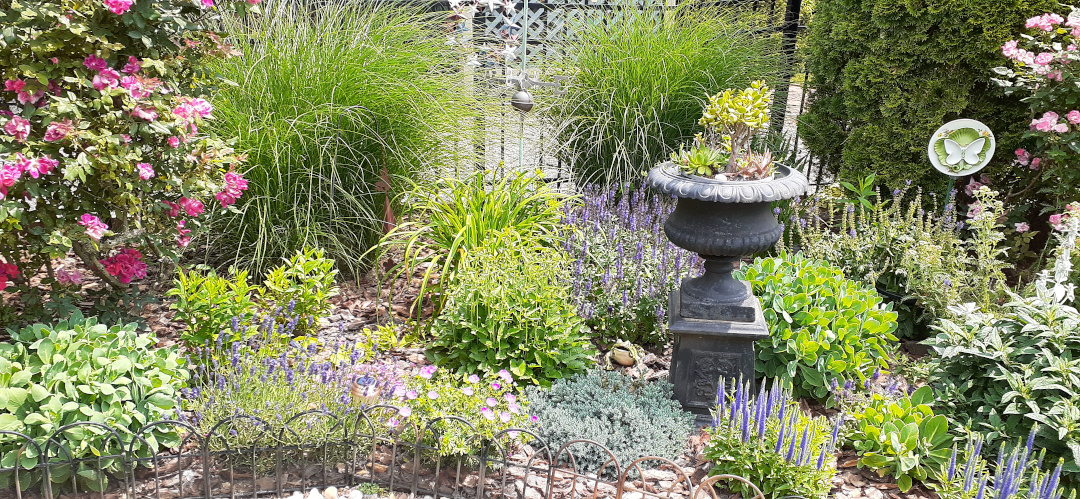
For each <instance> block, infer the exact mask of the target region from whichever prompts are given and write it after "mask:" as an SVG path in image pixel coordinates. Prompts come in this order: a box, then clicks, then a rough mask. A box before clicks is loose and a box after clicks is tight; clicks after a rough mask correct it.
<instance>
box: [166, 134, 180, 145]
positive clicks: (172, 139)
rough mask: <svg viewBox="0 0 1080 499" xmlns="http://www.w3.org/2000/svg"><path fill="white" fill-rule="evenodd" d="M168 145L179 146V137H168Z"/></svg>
mask: <svg viewBox="0 0 1080 499" xmlns="http://www.w3.org/2000/svg"><path fill="white" fill-rule="evenodd" d="M169 147H174V148H175V147H180V139H179V138H177V137H176V136H175V135H174V136H172V137H169Z"/></svg>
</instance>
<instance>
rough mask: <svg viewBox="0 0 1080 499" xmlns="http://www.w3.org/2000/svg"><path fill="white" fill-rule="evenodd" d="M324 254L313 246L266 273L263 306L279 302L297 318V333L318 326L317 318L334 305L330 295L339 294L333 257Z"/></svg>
mask: <svg viewBox="0 0 1080 499" xmlns="http://www.w3.org/2000/svg"><path fill="white" fill-rule="evenodd" d="M323 254H324V252H323V250H321V249H314V248H304V249H302V250H299V251H297V252H296V254H294V255H293V256H292V257H290V258H288V259H285V264H283V265H281V266H280V267H278V268H276V269H274V270H272V271H271V272H270V273H269V274H267V276H266V280H265V281H263V287H262V289H261V290H260V291H261V295H260V300H261V301H262V303H263V307H264V308H266V307H267V306H268V305H269V304H278V305H282V306H285V307H287V308H289V312H290V313H291V314H292V315H295V316H297V317H299V318H300V321H299V323H298V324H297V328H296V332H297V334H307V333H313V332H314V331H315V330H316V329H318V323H317V322H316V321H317V320H318V319H319V318H320V317H322V316H323V315H325V314H326V313H328V312H329V311H330V309H331V308H332V307H333V305H332V304H331V303H330V298H332V297H334V296H337V294H338V288H337V286H336V285H335V284H334V278H335V277H337V273H338V271H337V269H335V268H334V260H331V259H329V258H325V257H324V256H323Z"/></svg>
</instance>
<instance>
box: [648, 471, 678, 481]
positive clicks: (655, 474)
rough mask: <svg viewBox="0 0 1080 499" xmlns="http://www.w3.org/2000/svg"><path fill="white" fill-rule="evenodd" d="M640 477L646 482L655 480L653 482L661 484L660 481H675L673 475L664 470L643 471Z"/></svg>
mask: <svg viewBox="0 0 1080 499" xmlns="http://www.w3.org/2000/svg"><path fill="white" fill-rule="evenodd" d="M641 476H642V478H644V479H646V480H655V481H658V482H662V481H667V482H674V481H675V473H672V472H670V471H664V470H645V471H642V472H641Z"/></svg>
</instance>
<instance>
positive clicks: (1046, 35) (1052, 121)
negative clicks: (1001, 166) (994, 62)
mask: <svg viewBox="0 0 1080 499" xmlns="http://www.w3.org/2000/svg"><path fill="white" fill-rule="evenodd" d="M1024 28H1025V29H1026V31H1025V33H1024V34H1023V36H1020V37H1019V38H1018V39H1016V40H1010V41H1008V42H1006V43H1005V44H1004V45H1002V47H1001V54H1002V55H1003V56H1005V57H1006V58H1007V59H1009V66H1008V67H999V68H994V72H995V73H997V74H998V75H999V76H1001V78H999V79H995V80H994V81H995V82H996V83H998V84H999V85H1001V86H1002V87H1004V89H1005V92H1006V93H1007V94H1010V95H1014V96H1016V97H1019V98H1020V99H1021V100H1022V101H1024V102H1026V103H1027V104H1028V106H1029V107H1030V111H1031V119H1030V122H1029V123H1028V131H1027V132H1026V133H1025V134H1024V138H1025V140H1026V142H1027V143H1028V144H1030V145H1031V146H1030V147H1027V148H1021V149H1018V150H1017V151H1016V161H1015V164H1016V165H1017V166H1018V168H1016V169H1015V171H1016V174H1017V175H1020V176H1022V177H1025V178H1026V180H1025V183H1024V184H1022V185H1021V186H1020V189H1017V192H1023V193H1025V194H1026V197H1027V198H1031V197H1033V196H1035V195H1040V194H1041V195H1044V196H1047V197H1048V198H1049V199H1048V200H1047V201H1048V202H1047V204H1049V205H1050V206H1062V205H1064V204H1065V203H1066V202H1068V201H1073V200H1077V199H1080V192H1078V189H1080V169H1077V168H1076V164H1077V162H1078V161H1080V71H1078V70H1077V64H1076V62H1077V61H1080V50H1078V48H1077V47H1078V45H1080V11H1073V12H1072V13H1070V14H1069V15H1068V16H1063V15H1061V14H1056V13H1052V12H1050V13H1045V14H1041V15H1038V16H1034V17H1032V18H1030V19H1028V20H1027V22H1025V23H1024ZM1021 189H1022V190H1021Z"/></svg>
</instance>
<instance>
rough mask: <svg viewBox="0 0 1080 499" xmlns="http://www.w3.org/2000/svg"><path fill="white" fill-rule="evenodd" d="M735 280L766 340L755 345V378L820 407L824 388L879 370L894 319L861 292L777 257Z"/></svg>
mask: <svg viewBox="0 0 1080 499" xmlns="http://www.w3.org/2000/svg"><path fill="white" fill-rule="evenodd" d="M738 274H739V275H740V277H741V278H744V279H745V280H746V281H747V282H749V283H750V285H751V286H752V288H753V292H754V295H755V296H757V297H758V298H760V299H761V308H762V311H763V313H764V315H765V322H767V323H768V325H769V338H767V339H764V340H759V341H758V342H757V343H756V344H755V349H756V350H757V361H756V362H755V371H756V372H757V374H758V375H759V376H764V377H766V378H779V379H782V380H783V382H784V383H792V387H793V388H792V393H793V395H794V396H795V397H812V398H814V399H817V400H820V401H825V400H826V399H828V398H830V387H831V386H834V385H837V384H839V385H843V384H844V383H845V382H846V381H849V380H851V381H858V382H859V383H862V382H863V381H865V380H866V378H868V377H870V376H871V375H872V374H873V372H874V370H875V369H878V368H884V367H886V366H887V361H888V359H889V358H890V357H891V355H892V352H893V350H894V349H895V342H896V341H897V340H896V336H894V335H893V331H895V330H896V312H893V311H892V307H891V306H883V305H882V300H881V297H879V296H878V295H877V293H876V292H875V291H874V290H873V289H872V288H869V287H867V286H866V285H864V284H862V283H859V282H856V281H852V280H850V279H847V278H845V277H844V273H843V272H842V271H841V270H840V269H837V268H836V267H833V266H831V265H829V264H827V263H825V262H821V261H817V260H811V259H808V258H806V257H804V256H802V255H801V254H794V255H790V254H787V253H783V252H782V253H781V254H780V255H779V256H776V257H772V258H759V259H757V260H755V261H754V263H753V264H751V265H744V266H743V268H742V269H741V270H739V272H738Z"/></svg>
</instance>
